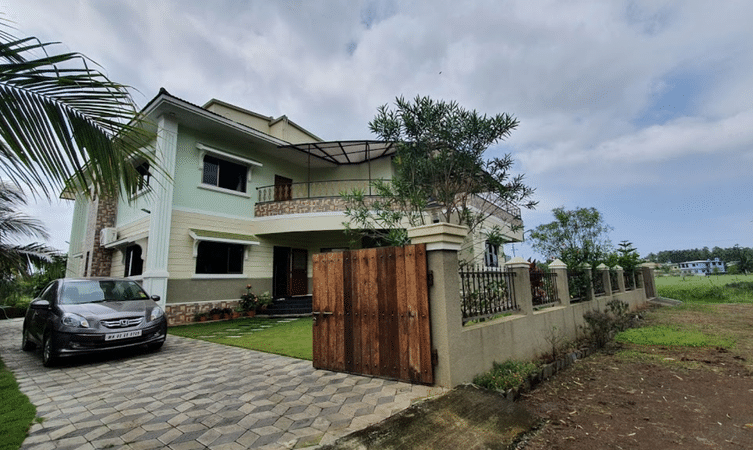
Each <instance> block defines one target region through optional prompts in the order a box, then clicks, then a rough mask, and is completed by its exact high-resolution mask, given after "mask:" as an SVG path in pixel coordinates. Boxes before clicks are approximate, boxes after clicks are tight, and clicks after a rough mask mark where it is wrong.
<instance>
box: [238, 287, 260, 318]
mask: <svg viewBox="0 0 753 450" xmlns="http://www.w3.org/2000/svg"><path fill="white" fill-rule="evenodd" d="M257 306H259V298H258V297H257V296H256V294H254V293H253V292H251V285H250V284H248V285H246V293H245V294H242V295H241V301H240V302H239V307H240V309H242V310H243V311H245V312H246V315H247V316H249V317H254V316H255V315H256V308H257Z"/></svg>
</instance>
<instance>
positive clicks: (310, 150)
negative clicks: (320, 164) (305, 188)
mask: <svg viewBox="0 0 753 450" xmlns="http://www.w3.org/2000/svg"><path fill="white" fill-rule="evenodd" d="M277 148H278V149H293V150H298V151H300V152H303V153H305V154H307V155H309V156H313V157H316V158H319V159H322V160H325V161H328V162H331V163H333V164H337V165H344V164H361V163H363V162H367V161H372V160H375V159H379V158H381V157H383V156H387V155H391V154H393V153H395V150H396V149H395V144H394V143H393V142H385V141H330V142H306V143H302V144H290V145H280V146H278V147H277Z"/></svg>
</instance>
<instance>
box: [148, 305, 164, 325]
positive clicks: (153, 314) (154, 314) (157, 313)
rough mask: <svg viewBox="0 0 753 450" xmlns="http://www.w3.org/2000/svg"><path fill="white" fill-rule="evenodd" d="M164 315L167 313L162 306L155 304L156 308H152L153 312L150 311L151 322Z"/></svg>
mask: <svg viewBox="0 0 753 450" xmlns="http://www.w3.org/2000/svg"><path fill="white" fill-rule="evenodd" d="M164 315H165V312H164V311H162V308H160V307H159V306H155V307H154V308H152V312H151V313H149V322H153V321H155V320H157V319H159V318H160V317H162V316H164Z"/></svg>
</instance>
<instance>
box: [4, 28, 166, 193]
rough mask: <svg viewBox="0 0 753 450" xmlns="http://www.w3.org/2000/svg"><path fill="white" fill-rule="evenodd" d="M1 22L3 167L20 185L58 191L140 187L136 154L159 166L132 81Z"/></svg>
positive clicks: (113, 191) (138, 157)
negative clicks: (11, 30)
mask: <svg viewBox="0 0 753 450" xmlns="http://www.w3.org/2000/svg"><path fill="white" fill-rule="evenodd" d="M8 28H9V26H8V24H7V21H0V61H2V63H0V171H2V175H3V176H4V177H6V178H7V179H8V180H10V181H11V182H12V183H13V184H15V185H16V186H19V187H21V186H23V187H24V188H26V189H28V190H29V191H31V192H34V193H37V192H41V193H43V194H44V195H46V196H47V197H49V198H52V197H57V194H59V193H60V191H62V190H63V189H65V188H72V189H74V190H75V191H77V192H82V193H85V194H92V195H102V194H104V195H108V196H115V195H117V194H118V193H119V192H125V193H132V192H136V190H137V187H138V180H139V174H138V172H137V171H136V169H135V168H134V166H133V162H134V161H135V160H140V161H148V162H149V164H150V166H151V167H152V169H153V170H160V169H159V167H158V166H157V165H156V164H155V161H154V157H153V156H152V153H151V152H150V151H149V150H148V149H147V148H145V147H146V146H148V144H149V143H150V142H151V140H152V139H153V136H154V133H153V132H150V131H147V130H148V129H150V128H149V127H145V126H143V124H142V123H141V118H140V117H139V114H138V112H137V109H136V107H135V104H134V102H133V99H132V98H131V95H130V93H129V92H128V88H127V87H126V86H124V85H121V84H118V83H115V82H113V81H111V80H110V79H108V78H107V77H106V76H105V75H103V74H102V73H101V72H99V71H98V70H97V69H96V66H97V65H96V64H95V63H94V62H93V61H91V60H89V59H88V58H86V57H85V56H83V55H81V54H78V53H57V54H56V53H53V52H52V50H53V47H54V43H43V42H41V41H39V40H38V39H37V38H34V37H25V38H17V37H15V36H13V35H12V34H11V33H9V32H8V31H7V29H8Z"/></svg>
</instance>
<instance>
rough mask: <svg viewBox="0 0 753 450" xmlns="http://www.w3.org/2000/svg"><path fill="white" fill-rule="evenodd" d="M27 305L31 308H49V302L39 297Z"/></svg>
mask: <svg viewBox="0 0 753 450" xmlns="http://www.w3.org/2000/svg"><path fill="white" fill-rule="evenodd" d="M29 307H31V309H50V302H48V301H47V300H42V299H41V298H40V299H37V300H34V301H33V302H31V303H30V304H29Z"/></svg>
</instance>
